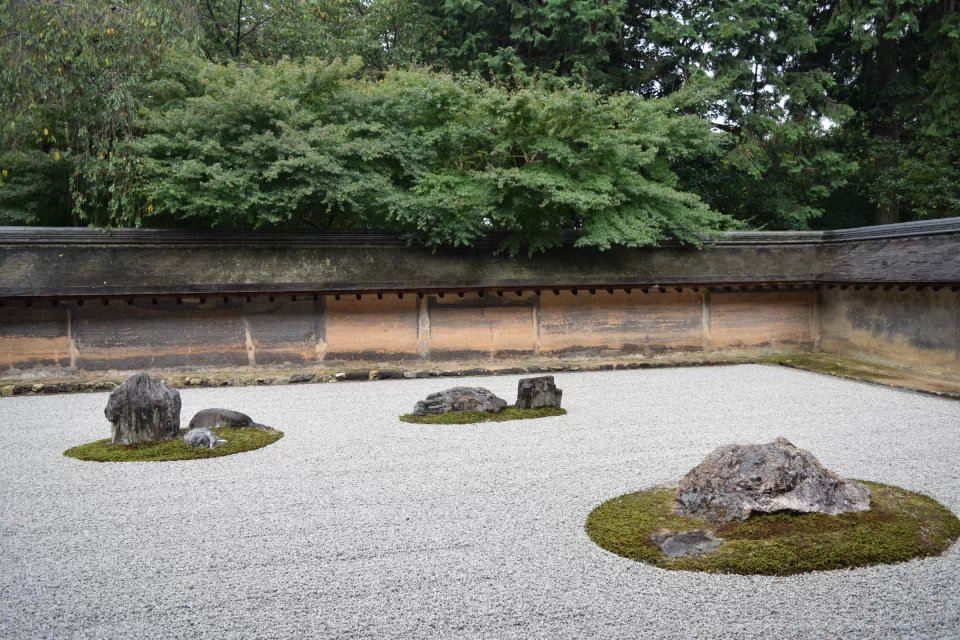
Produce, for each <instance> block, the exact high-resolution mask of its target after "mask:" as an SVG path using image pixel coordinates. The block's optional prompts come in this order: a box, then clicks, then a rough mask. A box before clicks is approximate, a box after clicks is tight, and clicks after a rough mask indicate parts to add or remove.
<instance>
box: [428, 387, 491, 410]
mask: <svg viewBox="0 0 960 640" xmlns="http://www.w3.org/2000/svg"><path fill="white" fill-rule="evenodd" d="M506 406H507V401H506V400H504V399H503V398H499V397H497V396H495V395H494V394H493V393H492V392H490V391H489V390H488V389H484V388H483V387H454V388H452V389H447V390H446V391H441V392H439V393H431V394H430V395H428V396H427V397H426V399H425V400H420V401H419V402H417V404H416V405H415V406H414V408H413V415H415V416H425V415H430V414H436V413H450V412H452V411H482V412H485V413H500V412H501V411H502V410H503V408H504V407H506Z"/></svg>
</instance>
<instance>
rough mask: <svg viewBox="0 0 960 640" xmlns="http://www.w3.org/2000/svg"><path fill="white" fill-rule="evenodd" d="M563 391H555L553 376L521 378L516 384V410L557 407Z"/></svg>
mask: <svg viewBox="0 0 960 640" xmlns="http://www.w3.org/2000/svg"><path fill="white" fill-rule="evenodd" d="M562 396H563V390H561V389H557V385H556V384H554V382H553V376H539V377H536V378H521V379H520V382H519V383H517V404H516V407H517V409H539V408H540V407H559V406H560V398H561V397H562Z"/></svg>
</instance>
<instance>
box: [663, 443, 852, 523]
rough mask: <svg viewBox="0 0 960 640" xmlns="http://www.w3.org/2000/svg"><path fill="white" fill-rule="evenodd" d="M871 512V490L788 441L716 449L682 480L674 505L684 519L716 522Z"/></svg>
mask: <svg viewBox="0 0 960 640" xmlns="http://www.w3.org/2000/svg"><path fill="white" fill-rule="evenodd" d="M869 508H870V489H868V488H867V487H866V486H864V485H862V484H860V483H859V482H853V481H850V480H844V479H843V478H841V477H840V476H838V475H837V474H835V473H834V472H832V471H830V470H829V469H827V468H826V467H824V466H823V465H822V464H820V462H819V461H818V460H817V459H816V458H815V457H814V456H813V454H811V453H810V452H809V451H805V450H804V449H799V448H797V447H795V446H794V445H793V444H791V443H790V442H789V441H788V440H787V439H786V438H777V439H776V440H774V441H773V442H769V443H766V444H747V445H743V444H730V445H726V446H723V447H719V448H717V449H715V450H714V451H713V452H711V453H710V454H709V455H708V456H707V457H706V458H705V459H704V460H703V462H701V463H700V464H699V465H697V466H696V467H694V468H693V469H691V470H690V471H689V472H688V473H687V474H686V475H685V476H684V477H683V478H682V479H681V480H680V484H679V486H678V487H677V493H676V499H675V502H674V510H675V511H676V512H677V513H678V514H679V515H682V516H696V517H701V518H704V519H706V520H708V521H711V522H730V521H732V520H746V519H747V518H748V517H749V516H750V514H751V513H754V512H760V513H772V512H775V511H795V512H800V513H825V514H827V515H839V514H841V513H851V512H856V511H866V510H867V509H869Z"/></svg>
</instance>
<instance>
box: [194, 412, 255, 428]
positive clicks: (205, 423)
mask: <svg viewBox="0 0 960 640" xmlns="http://www.w3.org/2000/svg"><path fill="white" fill-rule="evenodd" d="M215 427H228V428H231V429H244V428H249V429H264V430H271V428H270V427H268V426H265V425H262V424H258V423H256V422H254V421H253V418H251V417H250V416H248V415H247V414H245V413H240V412H239V411H231V410H230V409H201V410H200V411H197V413H196V415H194V416H193V419H192V420H191V421H190V428H191V429H200V428H206V429H213V428H215Z"/></svg>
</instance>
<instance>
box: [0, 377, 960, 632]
mask: <svg viewBox="0 0 960 640" xmlns="http://www.w3.org/2000/svg"><path fill="white" fill-rule="evenodd" d="M518 378H519V376H502V377H489V378H465V379H422V380H402V381H383V382H356V383H353V382H347V383H337V384H315V385H295V386H271V387H247V388H220V389H189V390H182V391H181V395H182V398H183V413H182V422H183V423H184V424H185V423H186V422H188V421H189V419H190V417H191V416H192V415H193V413H194V412H195V411H197V410H199V409H202V408H205V407H226V408H231V409H237V410H239V411H244V412H246V413H249V414H250V415H251V416H253V418H254V419H256V420H259V421H261V422H264V423H266V424H270V425H274V426H276V427H278V428H280V429H282V430H283V431H285V432H286V436H285V437H284V438H283V439H281V440H280V441H279V442H277V443H275V444H272V445H270V446H268V447H266V448H264V449H261V450H258V451H253V452H249V453H244V454H240V455H236V456H228V457H224V458H217V459H211V460H199V461H188V462H167V463H122V464H118V463H112V464H111V463H106V464H103V463H93V462H81V461H78V460H72V459H68V458H65V457H64V456H63V455H62V452H63V451H64V449H66V448H68V447H70V446H72V445H75V444H79V443H82V442H86V441H89V440H92V439H95V438H99V437H106V435H108V432H109V431H108V426H109V425H108V423H107V422H106V420H105V418H104V416H103V407H104V406H105V404H106V401H107V394H105V393H98V394H75V395H61V396H36V397H19V396H18V397H14V398H3V399H2V400H0V637H2V638H15V639H17V640H20V639H27V638H31V639H32V638H55V639H57V640H63V639H67V638H83V639H85V640H86V639H94V638H118V639H120V638H124V639H129V638H153V639H162V638H185V639H194V638H211V639H217V640H226V639H233V638H236V639H241V638H242V639H245V640H250V639H256V638H277V639H285V640H286V639H297V638H376V639H387V638H412V639H418V640H419V639H421V638H458V639H459V638H492V639H500V638H517V639H528V638H550V639H551V640H552V639H559V638H589V639H591V640H595V639H603V638H631V639H635V638H651V639H654V638H683V639H689V638H709V639H717V638H737V639H744V638H754V637H756V638H765V639H771V638H778V639H779V638H844V639H846V640H850V639H853V638H908V637H909V638H958V637H960V548H958V545H954V547H952V548H951V549H950V550H949V551H948V552H947V554H946V555H945V556H943V557H939V558H932V559H926V560H918V561H912V562H908V563H905V564H901V565H895V566H884V567H874V568H866V569H857V570H851V571H837V572H823V573H815V574H806V575H801V576H794V577H789V578H770V577H740V576H714V575H706V574H696V573H684V572H668V571H663V570H660V569H656V568H653V567H650V566H646V565H643V564H639V563H636V562H632V561H630V560H626V559H623V558H620V557H618V556H615V555H613V554H610V553H608V552H606V551H604V550H603V549H600V548H599V547H597V546H596V545H594V544H593V543H592V542H591V541H590V540H589V539H588V538H587V535H586V533H585V531H584V520H585V518H586V516H587V514H588V513H589V512H590V510H591V509H592V508H593V507H594V506H596V505H597V504H599V503H600V502H602V501H603V500H605V499H607V498H610V497H613V496H616V495H620V494H622V493H625V492H628V491H633V490H638V489H642V488H645V487H649V486H651V485H655V484H661V483H667V482H674V481H675V480H676V479H678V478H679V476H681V475H682V474H683V473H684V472H686V471H687V470H688V469H689V468H690V467H692V466H693V465H695V464H696V463H697V462H699V460H700V459H701V458H702V457H703V456H704V455H705V454H706V453H707V452H709V451H710V450H711V449H712V448H713V447H716V446H718V445H721V444H725V443H729V442H760V441H769V440H772V439H773V438H774V437H776V436H778V435H782V436H785V437H787V438H788V439H790V440H791V441H793V442H794V443H795V444H796V445H798V446H800V447H803V448H806V449H809V450H811V451H813V452H814V454H815V455H817V456H819V457H820V459H821V460H822V461H823V462H824V463H825V464H826V465H827V466H829V467H831V468H834V469H836V470H837V471H838V472H840V473H841V474H844V475H848V476H851V477H856V478H865V479H871V480H877V481H880V482H885V483H891V484H896V485H899V486H902V487H905V488H907V489H911V490H914V491H921V492H924V493H927V494H929V495H931V496H932V497H934V498H936V499H937V500H939V501H941V502H942V503H944V504H945V505H947V506H948V507H950V508H951V509H953V510H954V511H960V402H956V401H950V400H944V399H939V398H934V397H928V396H923V395H919V394H914V393H909V392H903V391H896V390H892V389H887V388H882V387H877V386H872V385H868V384H861V383H856V382H849V381H844V380H840V379H836V378H831V377H827V376H822V375H817V374H812V373H805V372H800V371H794V370H791V369H785V368H776V367H767V366H757V365H746V366H729V367H697V368H676V369H656V370H640V371H610V372H598V373H561V374H557V376H556V379H557V384H558V386H560V387H561V388H562V389H563V391H564V393H563V402H564V406H565V407H566V408H567V410H568V411H569V414H568V415H566V416H561V417H558V418H546V419H541V420H535V421H517V422H507V423H489V424H480V425H466V426H431V425H410V424H404V423H401V422H399V421H398V420H397V416H398V415H399V414H401V413H406V412H408V411H409V410H411V409H412V407H413V403H414V401H416V400H417V399H420V398H422V397H424V396H425V395H427V394H428V393H430V392H433V391H438V390H441V389H443V388H446V387H449V386H454V385H457V384H466V385H481V386H485V387H487V388H489V389H491V390H492V391H494V392H495V393H497V394H498V395H500V396H502V397H504V398H506V399H507V400H509V401H513V399H514V397H515V393H516V385H517V379H518Z"/></svg>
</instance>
